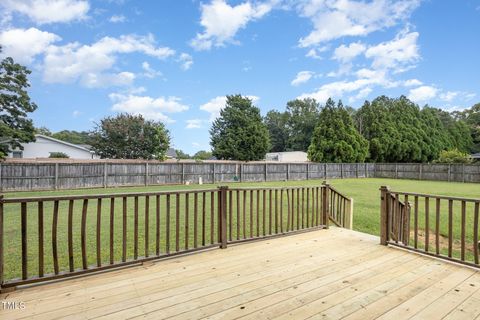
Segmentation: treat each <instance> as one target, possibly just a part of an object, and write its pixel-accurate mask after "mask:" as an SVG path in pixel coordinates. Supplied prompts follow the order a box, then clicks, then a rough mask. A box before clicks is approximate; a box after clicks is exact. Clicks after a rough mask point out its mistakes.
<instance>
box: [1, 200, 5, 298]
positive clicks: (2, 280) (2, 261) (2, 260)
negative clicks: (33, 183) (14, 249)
mask: <svg viewBox="0 0 480 320" xmlns="http://www.w3.org/2000/svg"><path fill="white" fill-rule="evenodd" d="M4 261H5V260H4V259H3V195H1V194H0V293H1V292H2V286H3V282H4V279H3V263H4Z"/></svg>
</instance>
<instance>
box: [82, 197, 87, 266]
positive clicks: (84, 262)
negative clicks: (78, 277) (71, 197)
mask: <svg viewBox="0 0 480 320" xmlns="http://www.w3.org/2000/svg"><path fill="white" fill-rule="evenodd" d="M87 210H88V199H84V200H83V207H82V234H81V242H82V267H83V269H87V268H88V263H87Z"/></svg>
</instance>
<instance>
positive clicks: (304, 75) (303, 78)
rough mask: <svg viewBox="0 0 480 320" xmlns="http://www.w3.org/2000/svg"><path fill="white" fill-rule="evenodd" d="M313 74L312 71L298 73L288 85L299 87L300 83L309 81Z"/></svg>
mask: <svg viewBox="0 0 480 320" xmlns="http://www.w3.org/2000/svg"><path fill="white" fill-rule="evenodd" d="M314 74H315V72H312V71H300V72H299V73H297V76H296V77H295V79H293V80H292V82H291V83H290V84H291V85H292V86H299V85H301V84H302V83H306V82H307V81H308V80H310V79H311V78H312V77H313V75H314Z"/></svg>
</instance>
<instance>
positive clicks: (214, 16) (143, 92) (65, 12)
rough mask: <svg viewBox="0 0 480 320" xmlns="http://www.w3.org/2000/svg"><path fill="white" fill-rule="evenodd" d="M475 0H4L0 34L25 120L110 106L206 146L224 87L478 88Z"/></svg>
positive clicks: (325, 93)
mask: <svg viewBox="0 0 480 320" xmlns="http://www.w3.org/2000/svg"><path fill="white" fill-rule="evenodd" d="M479 34H480V0H424V1H421V0H396V1H395V0H372V1H353V0H305V1H292V0H263V1H253V0H252V1H226V0H204V1H192V0H184V1H178V0H163V1H156V0H149V1H147V0H144V1H133V0H96V1H94V0H2V1H1V2H0V44H1V45H2V46H3V54H2V55H3V56H5V55H8V56H12V57H13V58H14V59H15V60H16V61H18V62H20V63H22V64H25V65H27V66H28V67H29V68H30V69H31V70H32V75H31V78H30V79H31V84H32V87H31V90H30V93H31V97H32V98H33V100H34V101H35V102H36V103H37V104H38V106H39V108H38V110H37V111H35V113H34V114H33V115H32V117H33V119H34V122H35V125H36V126H46V127H48V128H50V129H51V130H53V131H59V130H63V129H69V130H90V129H91V128H92V127H93V125H94V123H95V122H98V121H99V120H100V119H101V118H102V117H104V116H107V115H112V114H115V113H117V112H131V113H140V114H143V115H144V116H145V117H146V118H150V119H155V120H160V121H163V122H165V123H166V125H167V128H168V129H169V130H170V132H171V136H172V143H173V145H174V147H175V148H179V149H182V150H184V151H186V152H188V153H191V154H192V153H194V152H196V151H198V150H201V149H209V148H210V147H209V133H208V129H209V128H210V125H211V121H212V119H214V118H215V117H216V116H217V115H218V112H219V110H220V109H221V107H222V106H223V105H224V101H225V95H227V94H236V93H240V94H243V95H247V96H250V97H251V99H252V100H253V101H254V103H255V105H257V106H258V107H259V108H260V109H261V111H262V114H265V113H266V112H267V111H268V110H271V109H277V110H280V111H283V110H284V109H285V105H286V103H287V101H289V100H292V99H295V98H298V97H300V98H301V97H313V98H316V99H317V100H318V101H319V102H320V103H323V102H325V100H326V99H327V98H328V97H333V98H335V99H342V101H343V102H344V104H347V105H350V106H352V107H354V108H358V107H360V106H361V105H362V104H363V102H364V100H366V99H367V100H371V99H373V98H375V97H376V96H378V95H383V94H385V95H388V96H391V97H396V96H399V95H402V94H403V95H406V96H408V97H410V98H411V99H412V100H414V101H415V102H417V103H418V104H420V105H424V104H429V105H432V106H436V107H440V108H443V109H446V110H458V109H464V108H467V107H470V106H472V105H473V104H474V103H476V102H478V101H480V77H479V76H478V74H479V71H480V59H478V54H479V52H480V36H479Z"/></svg>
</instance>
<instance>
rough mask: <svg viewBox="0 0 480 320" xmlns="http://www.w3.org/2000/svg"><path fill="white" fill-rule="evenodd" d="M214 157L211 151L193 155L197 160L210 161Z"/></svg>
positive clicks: (202, 151)
mask: <svg viewBox="0 0 480 320" xmlns="http://www.w3.org/2000/svg"><path fill="white" fill-rule="evenodd" d="M211 157H212V153H211V152H210V151H205V150H200V151H198V152H197V153H195V154H194V155H193V157H192V158H193V159H196V160H208V159H210V158H211Z"/></svg>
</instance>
